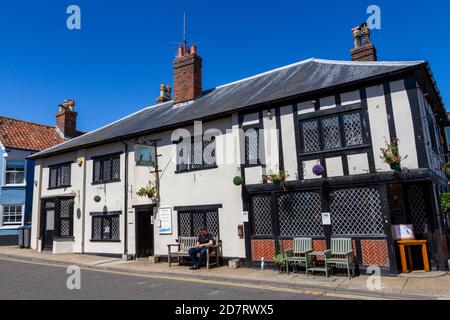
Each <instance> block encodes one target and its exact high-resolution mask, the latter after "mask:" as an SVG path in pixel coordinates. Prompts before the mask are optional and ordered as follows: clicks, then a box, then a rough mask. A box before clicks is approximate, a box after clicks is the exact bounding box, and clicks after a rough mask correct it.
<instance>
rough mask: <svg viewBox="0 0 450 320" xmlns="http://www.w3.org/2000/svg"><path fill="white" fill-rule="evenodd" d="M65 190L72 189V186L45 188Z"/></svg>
mask: <svg viewBox="0 0 450 320" xmlns="http://www.w3.org/2000/svg"><path fill="white" fill-rule="evenodd" d="M67 188H72V185H68V186H60V187H53V188H47V190H58V189H67Z"/></svg>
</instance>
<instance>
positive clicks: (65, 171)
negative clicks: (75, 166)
mask: <svg viewBox="0 0 450 320" xmlns="http://www.w3.org/2000/svg"><path fill="white" fill-rule="evenodd" d="M71 167H72V165H71V164H70V163H66V164H62V165H57V166H52V167H50V168H49V172H50V173H49V183H48V187H49V189H55V188H64V187H70V184H71Z"/></svg>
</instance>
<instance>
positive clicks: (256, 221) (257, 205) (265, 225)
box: [252, 195, 273, 235]
mask: <svg viewBox="0 0 450 320" xmlns="http://www.w3.org/2000/svg"><path fill="white" fill-rule="evenodd" d="M270 199H271V196H270V195H255V196H253V197H252V214H253V234H255V235H272V234H273V229H272V214H271V206H270V202H271V201H270Z"/></svg>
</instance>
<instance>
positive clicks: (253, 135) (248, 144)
mask: <svg viewBox="0 0 450 320" xmlns="http://www.w3.org/2000/svg"><path fill="white" fill-rule="evenodd" d="M244 138H245V163H246V164H248V165H253V164H255V165H256V164H259V162H260V159H259V143H260V141H259V129H255V128H250V129H247V130H246V131H245V134H244Z"/></svg>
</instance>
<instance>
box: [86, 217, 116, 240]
mask: <svg viewBox="0 0 450 320" xmlns="http://www.w3.org/2000/svg"><path fill="white" fill-rule="evenodd" d="M92 240H106V241H108V240H109V241H118V240H120V216H119V213H117V212H106V213H99V214H98V213H97V214H95V215H94V216H93V217H92Z"/></svg>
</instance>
